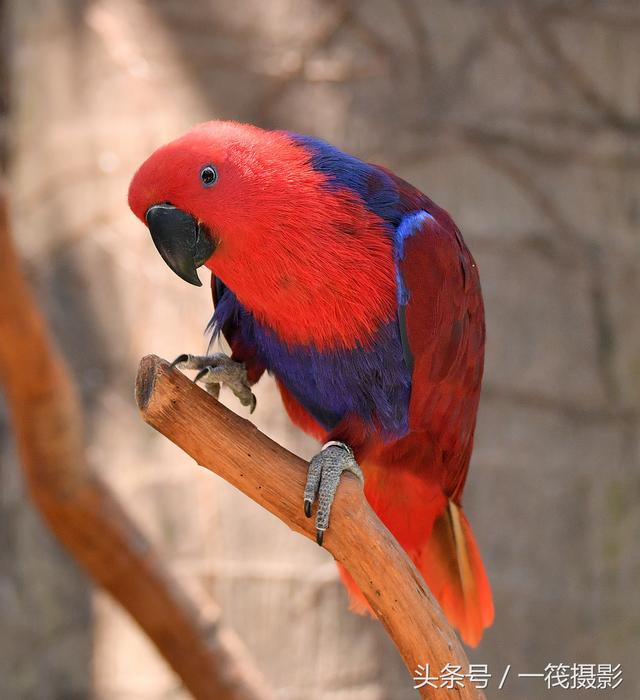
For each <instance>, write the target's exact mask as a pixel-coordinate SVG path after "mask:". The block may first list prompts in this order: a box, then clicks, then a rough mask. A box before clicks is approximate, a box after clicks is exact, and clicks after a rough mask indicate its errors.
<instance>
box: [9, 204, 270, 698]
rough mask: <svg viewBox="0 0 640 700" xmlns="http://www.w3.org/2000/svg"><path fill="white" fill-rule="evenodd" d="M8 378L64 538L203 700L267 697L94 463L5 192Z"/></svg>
mask: <svg viewBox="0 0 640 700" xmlns="http://www.w3.org/2000/svg"><path fill="white" fill-rule="evenodd" d="M0 339H1V341H0V382H1V383H2V386H3V388H4V390H5V392H6V395H7V399H8V404H9V407H10V410H11V413H12V419H13V427H14V431H15V435H16V440H17V444H18V449H19V453H20V458H21V461H22V466H23V469H24V475H25V479H26V482H27V484H28V486H29V489H30V492H31V496H32V498H33V500H34V502H35V503H36V505H37V506H38V508H39V509H40V511H41V513H42V514H43V516H44V517H45V519H46V520H47V522H48V523H49V525H50V527H51V529H52V530H53V531H54V532H55V534H56V535H57V536H58V538H59V539H60V540H61V542H62V543H63V544H64V545H65V546H66V547H67V549H68V550H69V551H70V552H71V554H72V555H73V557H74V558H75V559H76V560H77V561H78V562H79V563H80V564H82V565H83V566H84V567H85V569H86V570H87V571H88V572H89V574H90V575H91V576H92V577H93V579H94V580H95V581H96V582H97V583H98V584H100V585H101V586H102V587H103V588H105V589H106V590H107V591H109V592H110V593H111V595H113V597H114V598H115V599H116V600H117V601H118V602H119V603H120V604H121V605H122V606H123V607H124V608H125V609H126V610H127V611H128V612H129V613H130V614H131V616H132V617H133V618H134V620H135V621H136V622H137V623H138V625H140V627H141V628H142V629H143V630H144V631H145V632H146V633H147V635H148V636H149V638H150V639H151V640H152V641H153V642H154V644H155V645H156V647H157V648H158V650H159V651H160V653H161V654H162V655H163V656H164V658H165V659H166V661H167V662H168V663H169V664H170V665H171V666H172V668H173V669H174V671H175V672H176V673H177V674H178V676H179V677H180V678H181V680H182V682H183V683H184V685H185V686H186V688H187V689H188V690H189V691H190V692H191V693H192V694H193V696H194V697H195V698H197V699H198V700H214V699H215V700H267V699H268V698H270V697H271V695H270V694H269V692H268V691H267V690H266V687H265V685H264V683H263V682H262V678H261V676H260V674H259V673H258V672H257V671H256V670H255V669H254V668H253V665H252V663H251V661H250V660H249V659H248V658H247V655H246V653H245V651H244V649H243V647H242V644H241V643H240V641H239V640H238V639H237V637H236V636H235V634H234V633H233V632H231V631H230V630H229V629H226V628H224V627H223V626H221V625H220V623H219V614H214V616H213V619H211V618H210V619H206V620H205V619H203V617H202V616H201V615H200V614H199V612H198V610H197V608H196V606H195V605H194V604H193V603H192V601H191V600H189V598H188V597H187V596H186V595H185V593H184V592H183V590H182V589H181V588H180V586H179V585H178V583H177V582H176V581H175V580H174V579H173V577H172V576H171V575H170V574H169V573H168V571H167V570H166V569H165V567H164V566H163V564H162V562H161V561H160V560H159V558H158V556H157V554H155V553H154V551H153V550H152V548H151V546H150V545H149V543H148V542H147V541H146V540H145V538H144V536H143V535H142V533H141V532H140V531H139V530H138V528H137V527H136V525H135V524H134V523H133V522H132V521H131V519H130V518H129V516H128V515H127V513H126V512H125V511H124V510H123V508H122V507H121V505H120V504H119V503H118V501H117V500H116V498H115V496H114V495H113V494H112V493H111V491H110V490H109V488H108V487H107V486H106V485H105V484H104V483H103V482H102V481H101V480H100V479H99V478H98V477H97V476H96V475H94V474H92V473H91V471H90V470H89V469H88V468H87V464H86V461H85V456H84V440H83V426H82V422H83V421H82V414H81V408H80V403H79V400H78V396H77V394H76V390H75V387H74V385H73V382H72V381H71V379H70V376H69V373H68V371H67V368H66V366H65V364H64V362H63V360H62V358H61V357H60V355H59V354H58V352H57V350H56V349H55V346H54V343H53V342H52V339H51V337H50V335H49V332H48V330H47V328H46V324H45V322H44V319H43V317H42V315H41V314H40V312H39V310H38V308H37V306H36V304H35V302H34V300H33V297H32V295H31V293H30V291H29V289H28V287H27V285H26V283H25V280H24V278H23V276H22V274H21V271H20V267H19V263H18V259H17V256H16V252H15V250H14V248H13V245H12V242H11V238H10V234H9V227H8V216H7V206H6V201H5V199H4V197H3V196H2V193H0Z"/></svg>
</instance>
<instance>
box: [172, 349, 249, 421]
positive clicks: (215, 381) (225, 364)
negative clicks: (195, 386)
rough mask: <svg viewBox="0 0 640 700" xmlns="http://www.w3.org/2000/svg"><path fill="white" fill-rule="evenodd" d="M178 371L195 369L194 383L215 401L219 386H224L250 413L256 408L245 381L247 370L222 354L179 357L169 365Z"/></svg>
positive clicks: (239, 363) (240, 363) (247, 383)
mask: <svg viewBox="0 0 640 700" xmlns="http://www.w3.org/2000/svg"><path fill="white" fill-rule="evenodd" d="M171 366H172V367H179V368H180V369H197V370H200V371H199V372H198V374H196V376H195V379H194V380H193V381H194V382H201V383H202V384H203V385H204V388H205V389H206V390H207V391H208V392H209V393H210V394H211V395H212V396H215V397H216V399H217V398H218V396H219V395H220V386H221V385H222V384H224V385H225V386H228V387H229V389H231V391H233V393H234V394H235V395H236V396H237V398H238V399H239V400H240V403H241V404H242V405H243V406H249V407H250V409H251V413H253V411H254V410H255V407H256V397H255V395H254V393H253V392H252V391H251V387H250V386H249V382H248V381H247V370H246V368H245V366H244V364H243V363H242V362H234V360H232V359H231V358H230V357H228V356H227V355H225V354H224V353H223V352H216V353H213V354H212V355H186V354H185V355H179V356H178V357H176V359H175V360H174V361H173V362H172V363H171Z"/></svg>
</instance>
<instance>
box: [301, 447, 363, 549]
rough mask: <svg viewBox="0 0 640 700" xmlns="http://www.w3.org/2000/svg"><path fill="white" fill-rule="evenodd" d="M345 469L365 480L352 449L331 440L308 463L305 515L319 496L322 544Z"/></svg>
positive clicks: (318, 534)
mask: <svg viewBox="0 0 640 700" xmlns="http://www.w3.org/2000/svg"><path fill="white" fill-rule="evenodd" d="M344 471H350V472H352V473H353V474H355V475H356V476H357V477H358V478H359V479H360V481H362V482H363V481H364V477H363V476H362V471H361V469H360V467H359V466H358V463H357V462H356V459H355V457H354V455H353V451H352V450H351V448H350V447H349V446H348V445H345V444H344V443H342V442H334V441H332V442H328V443H327V444H326V445H324V446H323V448H322V450H321V451H320V452H319V453H318V454H317V455H316V456H315V457H314V458H313V459H312V460H311V462H310V463H309V469H308V471H307V483H306V485H305V487H304V514H305V515H306V516H307V518H309V517H311V506H312V504H313V502H314V501H315V500H316V498H317V500H318V510H317V512H316V542H317V543H318V544H319V545H320V546H322V542H323V540H324V532H325V530H326V529H327V528H328V527H329V516H330V514H331V506H332V505H333V500H334V498H335V495H336V491H337V490H338V486H339V484H340V477H341V476H342V472H344Z"/></svg>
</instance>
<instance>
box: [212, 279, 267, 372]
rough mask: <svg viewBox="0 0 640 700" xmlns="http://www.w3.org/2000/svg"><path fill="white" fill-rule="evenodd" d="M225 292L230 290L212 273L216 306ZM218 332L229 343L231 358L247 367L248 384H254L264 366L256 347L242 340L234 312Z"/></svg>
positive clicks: (214, 303) (229, 292) (228, 292)
mask: <svg viewBox="0 0 640 700" xmlns="http://www.w3.org/2000/svg"><path fill="white" fill-rule="evenodd" d="M226 294H231V291H230V290H229V289H228V288H227V287H226V285H225V284H224V282H222V280H220V279H219V278H218V277H216V276H215V275H214V274H212V275H211V296H212V297H213V305H214V306H215V307H217V306H218V304H220V303H221V302H222V300H223V297H224V296H225V295H226ZM220 332H221V333H222V335H223V336H224V338H225V340H226V341H227V343H229V347H230V348H231V359H232V360H235V361H236V362H243V363H244V365H245V367H246V369H247V379H248V380H249V384H255V383H256V382H257V381H258V379H260V377H261V376H262V375H263V373H264V371H265V366H264V364H263V363H262V361H261V360H260V358H259V357H258V354H257V348H255V347H254V346H252V345H249V344H247V343H246V342H244V341H243V339H242V333H241V332H240V320H239V318H238V316H237V315H236V314H230V315H229V316H228V317H227V319H226V320H225V322H224V323H223V325H222V327H221V328H220Z"/></svg>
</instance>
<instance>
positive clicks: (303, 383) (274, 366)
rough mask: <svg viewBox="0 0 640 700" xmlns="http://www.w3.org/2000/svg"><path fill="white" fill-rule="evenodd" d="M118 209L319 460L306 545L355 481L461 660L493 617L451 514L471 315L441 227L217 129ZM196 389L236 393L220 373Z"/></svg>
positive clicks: (147, 179) (184, 148) (435, 211)
mask: <svg viewBox="0 0 640 700" xmlns="http://www.w3.org/2000/svg"><path fill="white" fill-rule="evenodd" d="M129 203H130V206H131V208H132V210H133V211H134V212H135V214H136V215H137V216H138V217H139V218H140V219H141V220H142V221H143V222H144V223H145V224H146V225H147V226H148V227H149V230H150V232H151V234H152V236H153V239H154V242H155V244H156V247H157V248H158V250H159V252H160V254H161V255H162V257H163V258H164V260H165V261H166V262H167V264H168V265H169V267H171V269H172V270H174V272H176V273H177V274H178V275H180V277H182V278H183V279H185V280H186V281H188V282H191V283H193V284H201V282H200V280H199V279H198V274H197V271H196V270H197V268H198V267H200V266H201V265H204V266H206V267H208V268H209V269H210V270H211V272H212V289H213V298H214V303H215V313H214V315H213V318H212V321H211V326H212V328H213V331H214V333H216V334H217V333H222V334H223V335H224V336H225V338H226V339H227V340H228V342H229V344H230V346H231V348H232V351H233V355H232V358H231V360H233V361H235V362H237V363H243V364H244V366H245V368H246V375H245V376H244V378H243V380H242V381H243V382H246V383H248V384H253V383H255V382H256V381H258V379H259V378H260V376H261V375H262V374H263V372H264V371H265V370H266V371H267V372H269V373H271V374H272V375H273V376H274V377H275V379H276V382H277V384H278V387H279V389H280V393H281V395H282V399H283V402H284V405H285V407H286V410H287V412H288V413H289V416H290V417H291V419H292V420H293V422H294V423H296V424H297V425H298V426H300V427H301V428H302V429H303V430H305V431H307V432H308V433H310V434H312V435H314V436H316V437H317V438H319V439H320V440H323V441H325V442H326V443H327V444H326V445H325V447H324V448H323V450H322V451H321V452H320V453H319V454H318V455H317V456H316V457H314V459H313V460H312V462H311V465H310V469H309V481H308V483H307V490H306V491H305V497H306V502H305V510H306V511H307V513H308V514H311V503H312V501H313V500H315V498H316V497H318V503H319V505H318V513H317V528H318V540H319V542H321V541H322V533H323V532H324V530H325V529H326V527H327V525H328V519H329V510H330V505H331V501H332V499H333V495H334V493H335V489H336V488H337V484H338V480H339V476H340V473H341V472H342V471H343V470H345V469H350V470H351V471H355V472H356V473H360V469H359V468H358V465H359V467H361V468H362V472H363V474H364V490H365V494H366V497H367V499H368V501H369V503H370V504H371V506H372V507H373V508H374V510H375V511H376V512H377V513H378V515H379V516H380V518H381V519H382V521H383V522H384V523H385V525H386V526H387V527H388V528H389V530H391V532H392V533H393V534H394V535H395V537H396V538H397V540H398V541H399V542H400V544H401V545H402V546H403V547H404V549H405V550H406V551H407V553H408V554H409V556H410V557H411V558H412V559H413V561H414V562H415V564H416V566H417V567H418V568H419V569H420V571H421V572H422V574H423V576H424V578H425V580H426V582H427V584H428V585H429V587H430V588H431V590H432V592H433V594H434V595H435V596H436V597H437V599H438V600H439V602H440V604H441V605H442V607H443V609H444V611H445V613H446V614H447V616H448V618H449V620H450V621H451V623H452V624H454V625H455V626H456V627H457V628H458V629H459V630H460V632H461V634H462V637H463V639H464V640H465V641H466V642H467V643H468V644H471V645H475V644H477V643H478V642H479V640H480V638H481V636H482V631H483V629H484V628H485V627H487V626H489V625H490V624H491V622H492V621H493V603H492V597H491V590H490V587H489V583H488V580H487V576H486V573H485V570H484V567H483V564H482V560H481V558H480V553H479V551H478V547H477V545H476V542H475V539H474V537H473V533H472V531H471V527H470V526H469V523H468V522H467V519H466V517H465V515H464V513H463V511H462V506H461V497H462V491H463V488H464V484H465V480H466V476H467V471H468V467H469V459H470V456H471V449H472V443H473V433H474V428H475V422H476V413H477V408H478V399H479V393H480V382H481V379H482V367H483V358H484V335H485V333H484V312H483V306H482V296H481V292H480V283H479V279H478V271H477V269H476V266H475V263H474V261H473V258H472V257H471V254H470V253H469V251H468V250H467V247H466V246H465V244H464V241H463V240H462V236H461V235H460V232H459V231H458V229H457V227H456V225H455V224H454V223H453V221H452V220H451V218H450V217H449V215H448V214H447V213H446V212H445V211H444V210H442V209H441V208H440V207H438V206H437V205H436V204H434V203H433V202H432V201H431V200H430V199H429V198H428V197H426V196H425V195H423V194H422V193H421V192H419V191H418V190H416V189H415V188H414V187H412V186H411V185H409V184H407V183H406V182H404V181H403V180H401V179H400V178H398V177H396V176H395V175H394V174H393V173H391V172H389V171H388V170H385V169H384V168H381V167H378V166H375V165H370V164H368V163H365V162H363V161H361V160H358V159H357V158H354V157H352V156H349V155H346V154H345V153H343V152H341V151H339V150H338V149H336V148H334V147H333V146H331V145H329V144H327V143H325V142H323V141H320V140H318V139H315V138H310V137H306V136H299V135H296V134H292V133H288V132H284V131H264V130H262V129H259V128H256V127H254V126H250V125H246V124H237V123H233V122H209V123H206V124H202V125H200V126H198V127H196V128H194V129H193V130H192V131H190V132H188V133H187V134H185V135H184V136H182V137H181V138H179V139H177V140H176V141H173V142H172V143H169V144H167V145H166V146H163V147H162V148H159V149H158V150H157V151H156V152H155V153H153V154H152V155H151V157H150V158H149V159H148V160H147V161H146V162H145V163H143V165H142V166H141V167H140V169H139V170H138V172H137V173H136V175H135V177H134V178H133V181H132V183H131V187H130V190H129ZM205 365H206V362H203V363H202V364H201V365H200V366H199V367H204V366H205ZM216 372H217V373H218V374H217V375H216ZM210 374H213V375H214V376H219V377H220V379H219V381H221V382H222V383H224V382H225V377H226V376H227V374H229V376H231V374H233V376H234V377H236V380H235V381H236V383H237V372H235V373H232V372H231V371H230V370H229V369H228V367H227V368H226V369H225V368H222V369H221V368H220V367H214V368H213V369H210ZM241 384H242V382H240V384H239V385H237V386H236V389H237V392H236V393H238V392H241V390H242V386H241ZM309 494H310V497H309ZM341 574H342V577H343V580H344V582H345V584H346V586H347V588H348V589H349V593H350V596H351V600H352V604H353V607H354V608H356V609H359V610H364V609H366V607H367V604H366V602H365V600H364V597H363V596H362V594H361V593H360V591H359V590H358V589H357V587H356V586H355V584H354V582H353V581H352V580H351V579H350V577H349V575H348V574H347V572H346V571H344V570H343V571H341Z"/></svg>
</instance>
